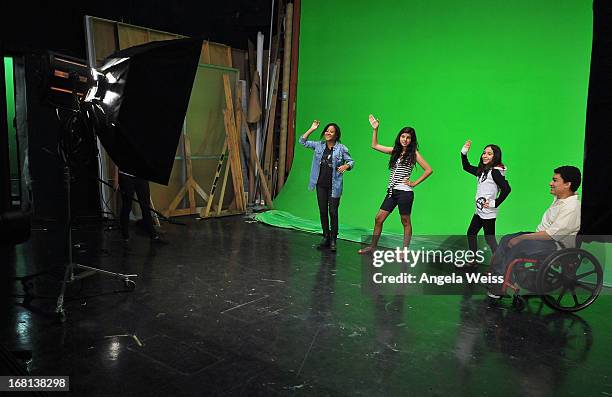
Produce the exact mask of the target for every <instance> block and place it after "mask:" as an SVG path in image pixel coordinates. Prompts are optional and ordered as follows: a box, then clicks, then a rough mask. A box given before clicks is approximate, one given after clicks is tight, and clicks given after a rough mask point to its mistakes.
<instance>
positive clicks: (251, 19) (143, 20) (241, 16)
mask: <svg viewBox="0 0 612 397" xmlns="http://www.w3.org/2000/svg"><path fill="white" fill-rule="evenodd" d="M7 4H10V7H9V5H7ZM277 5H278V0H276V1H275V8H277ZM271 9H272V0H230V1H225V2H224V1H210V2H209V1H180V0H178V1H169V0H166V1H161V0H148V1H144V0H123V1H117V0H111V1H106V2H91V1H86V0H81V1H75V0H69V1H64V2H61V1H56V2H54V3H52V2H47V1H39V0H37V1H17V2H13V3H5V4H4V10H2V11H1V12H0V14H1V15H2V17H1V18H2V21H1V22H0V29H1V30H0V32H1V36H0V46H1V49H2V50H3V52H4V53H9V54H10V53H15V52H17V53H20V52H30V51H35V50H53V51H58V52H62V53H65V54H66V55H72V56H76V57H78V58H85V51H86V50H85V31H84V22H83V17H84V16H85V15H91V16H95V17H100V18H106V19H111V20H115V21H121V22H125V23H128V24H133V25H138V26H144V27H148V28H152V29H157V30H162V31H166V32H171V33H178V34H182V35H186V36H192V37H200V38H202V39H206V40H211V41H215V42H218V43H223V44H227V45H230V46H232V47H234V48H242V49H246V48H247V40H248V39H250V40H251V41H253V42H255V41H256V37H257V32H258V31H262V32H263V33H264V34H265V35H266V36H268V33H269V30H270V14H271ZM266 42H267V40H266Z"/></svg>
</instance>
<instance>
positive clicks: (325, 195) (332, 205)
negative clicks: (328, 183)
mask: <svg viewBox="0 0 612 397" xmlns="http://www.w3.org/2000/svg"><path fill="white" fill-rule="evenodd" d="M331 191H332V190H331V187H321V186H319V185H317V202H318V203H319V215H320V216H321V229H323V235H324V236H326V237H327V236H329V237H330V238H332V239H335V238H337V237H338V207H339V206H340V197H338V198H333V197H332V196H331ZM328 211H329V217H328V216H327V213H328ZM329 218H331V234H330V231H329Z"/></svg>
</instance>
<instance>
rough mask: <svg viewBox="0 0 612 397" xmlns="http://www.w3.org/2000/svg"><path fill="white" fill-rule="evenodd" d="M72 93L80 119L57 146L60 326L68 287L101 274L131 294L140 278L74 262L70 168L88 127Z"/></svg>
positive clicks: (73, 77) (65, 128)
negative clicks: (61, 202)
mask: <svg viewBox="0 0 612 397" xmlns="http://www.w3.org/2000/svg"><path fill="white" fill-rule="evenodd" d="M70 77H71V80H72V81H73V82H74V85H73V87H76V81H77V79H78V76H77V75H76V74H75V75H72V74H71V76H70ZM72 93H73V97H74V104H75V106H76V110H72V111H73V115H72V116H71V117H73V118H74V117H76V118H77V119H69V120H68V121H67V122H65V123H63V124H62V129H63V131H62V132H63V137H62V138H60V144H59V145H58V152H59V155H60V157H61V159H62V160H63V162H64V190H65V193H66V200H65V202H66V230H65V241H66V250H67V252H66V254H67V261H66V265H65V266H66V267H65V270H64V278H63V280H62V286H61V289H60V293H59V296H58V297H57V304H56V307H55V312H56V313H57V315H58V316H59V319H60V321H61V322H64V321H65V320H66V312H65V310H64V296H65V293H66V287H67V285H68V284H70V283H72V282H74V281H77V280H82V279H84V278H86V277H89V276H92V275H95V274H98V273H100V274H103V275H106V276H111V277H114V278H117V279H120V280H122V281H123V283H124V285H125V287H126V288H127V289H128V290H133V289H134V288H135V287H136V283H135V282H134V281H133V280H132V279H131V278H134V277H138V275H137V274H123V273H115V272H111V271H108V270H103V269H99V268H96V267H92V266H86V265H82V264H79V263H75V262H74V260H73V255H72V248H73V243H72V209H71V200H70V194H71V193H70V192H71V183H72V173H71V167H72V166H73V165H74V164H72V159H73V155H74V154H75V152H76V150H78V146H79V145H80V144H82V142H74V140H75V135H78V134H79V131H78V128H79V127H84V128H85V129H88V127H89V126H88V125H87V123H84V124H82V125H79V124H78V122H79V121H83V118H84V117H85V116H84V115H83V114H82V113H81V112H82V110H83V109H81V105H80V101H79V99H78V96H77V91H76V88H74V90H73V92H72ZM57 115H58V119H60V122H61V118H60V116H59V108H58V109H57ZM79 118H80V119H79ZM74 120H76V128H77V130H76V131H73V130H72V128H73V127H74V126H75V124H73V123H71V121H74ZM75 132H76V134H75ZM85 133H91V134H93V131H86V132H85ZM75 148H76V149H75ZM74 157H76V158H77V160H76V161H77V162H78V158H79V156H74ZM77 269H80V270H83V271H81V272H79V273H75V270H77Z"/></svg>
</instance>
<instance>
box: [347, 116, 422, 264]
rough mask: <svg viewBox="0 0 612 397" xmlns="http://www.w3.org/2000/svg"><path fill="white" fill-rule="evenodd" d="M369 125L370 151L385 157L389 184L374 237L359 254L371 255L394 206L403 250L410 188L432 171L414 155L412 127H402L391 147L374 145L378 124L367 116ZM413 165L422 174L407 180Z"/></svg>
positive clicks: (407, 230) (409, 232)
mask: <svg viewBox="0 0 612 397" xmlns="http://www.w3.org/2000/svg"><path fill="white" fill-rule="evenodd" d="M370 124H371V125H372V149H374V150H378V151H379V152H382V153H385V154H389V155H390V156H391V157H390V159H389V169H390V171H391V172H390V175H389V183H388V184H387V195H386V196H385V199H384V200H383V202H382V204H381V206H380V209H379V210H378V213H377V214H376V218H374V234H373V236H372V243H371V244H370V245H369V246H367V247H365V248H362V249H360V250H359V251H358V252H359V253H360V254H367V253H371V252H372V251H374V250H375V249H376V246H377V245H378V239H379V238H380V234H381V233H382V227H383V223H384V222H385V220H386V219H387V217H388V216H389V214H390V213H391V212H392V211H393V209H394V208H395V207H396V206H397V207H399V213H400V217H401V220H402V225H403V226H404V247H408V246H409V245H410V238H411V237H412V224H411V223H410V213H411V212H412V202H413V201H414V193H413V191H412V190H413V188H414V187H415V186H417V185H418V184H420V183H421V182H423V181H424V180H425V179H427V178H428V177H429V176H430V175H431V174H432V172H433V170H432V169H431V167H430V166H429V164H427V161H425V159H424V158H423V157H422V156H421V154H420V153H419V152H418V150H417V149H418V141H417V136H416V131H415V130H414V128H412V127H404V128H402V129H401V130H400V131H399V133H398V134H397V137H396V138H395V144H394V145H393V147H389V146H383V145H379V144H378V126H379V125H380V121H379V120H377V119H376V118H375V117H374V116H373V115H370ZM415 164H418V165H420V166H421V168H423V174H422V175H421V176H420V177H419V178H418V179H416V180H414V181H411V180H410V176H411V175H412V171H413V170H414V167H415Z"/></svg>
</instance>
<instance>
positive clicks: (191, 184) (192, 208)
mask: <svg viewBox="0 0 612 397" xmlns="http://www.w3.org/2000/svg"><path fill="white" fill-rule="evenodd" d="M183 147H184V149H185V168H186V171H187V180H186V181H185V184H184V185H183V187H182V188H181V190H179V192H178V194H177V195H176V197H174V199H173V200H172V202H171V203H170V205H169V206H168V209H167V210H166V211H164V212H163V214H164V216H167V217H170V216H182V215H195V214H199V213H200V211H201V210H202V207H196V200H195V194H196V193H197V194H198V195H199V196H200V197H202V199H203V200H204V201H207V200H208V197H209V196H208V195H207V194H206V193H205V192H204V189H202V187H201V186H200V185H199V184H198V183H197V182H196V181H195V179H193V165H192V163H191V142H190V140H189V136H188V135H187V134H185V133H184V134H183ZM186 194H187V195H188V197H189V207H187V208H179V209H177V208H176V207H178V205H179V204H180V203H181V201H182V200H183V198H184V197H185V195H186Z"/></svg>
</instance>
